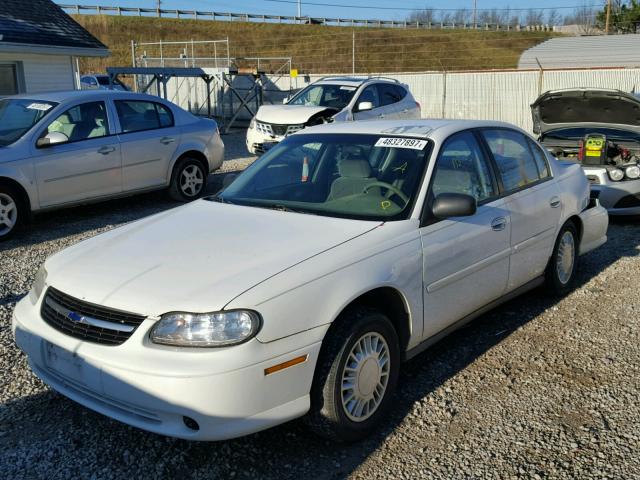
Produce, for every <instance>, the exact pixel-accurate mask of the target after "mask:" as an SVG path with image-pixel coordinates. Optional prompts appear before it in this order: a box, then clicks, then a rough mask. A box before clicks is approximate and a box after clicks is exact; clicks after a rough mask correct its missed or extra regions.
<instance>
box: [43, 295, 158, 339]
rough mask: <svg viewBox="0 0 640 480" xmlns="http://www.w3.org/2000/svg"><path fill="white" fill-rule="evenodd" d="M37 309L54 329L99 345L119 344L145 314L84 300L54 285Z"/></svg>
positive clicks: (130, 333) (134, 328) (129, 334)
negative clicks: (39, 308)
mask: <svg viewBox="0 0 640 480" xmlns="http://www.w3.org/2000/svg"><path fill="white" fill-rule="evenodd" d="M40 313H41V315H42V318H43V319H44V321H45V322H47V323H48V324H49V325H51V326H52V327H53V328H55V329H56V330H59V331H61V332H62V333H65V334H67V335H69V336H71V337H74V338H79V339H81V340H86V341H87V342H93V343H100V344H102V345H121V344H122V343H124V342H125V341H126V340H127V339H128V338H129V337H130V336H131V335H132V334H133V332H134V331H135V330H136V328H138V327H139V326H140V324H141V323H142V322H143V321H144V319H145V318H146V317H145V316H144V315H136V314H134V313H128V312H123V311H121V310H113V309H110V308H105V307H101V306H99V305H94V304H92V303H88V302H84V301H82V300H78V299H76V298H73V297H71V296H69V295H67V294H65V293H62V292H61V291H59V290H56V289H55V288H53V287H49V288H48V289H47V293H46V294H45V297H44V300H43V301H42V308H41V310H40Z"/></svg>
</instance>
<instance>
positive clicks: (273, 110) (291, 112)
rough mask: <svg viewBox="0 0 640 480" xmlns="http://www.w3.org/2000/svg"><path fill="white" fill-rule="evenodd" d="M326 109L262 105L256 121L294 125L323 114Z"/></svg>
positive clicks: (304, 106) (303, 106)
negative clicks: (317, 114)
mask: <svg viewBox="0 0 640 480" xmlns="http://www.w3.org/2000/svg"><path fill="white" fill-rule="evenodd" d="M325 110H327V107H308V106H306V105H263V106H261V107H260V108H259V109H258V113H256V120H259V121H261V122H265V123H275V124H276V125H296V124H300V123H305V122H306V121H307V120H309V119H310V118H311V117H313V116H314V115H315V114H316V113H320V112H324V111H325Z"/></svg>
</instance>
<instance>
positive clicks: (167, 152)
mask: <svg viewBox="0 0 640 480" xmlns="http://www.w3.org/2000/svg"><path fill="white" fill-rule="evenodd" d="M115 105H116V111H117V113H118V120H119V122H120V130H121V133H120V134H119V138H120V145H122V183H123V189H124V191H133V190H140V189H144V188H149V187H155V186H158V185H163V184H166V183H167V176H168V172H169V165H170V164H171V160H172V159H173V157H174V154H175V152H176V149H177V148H178V145H180V129H179V128H178V127H176V126H175V124H174V119H173V114H172V113H171V111H170V110H169V109H168V108H167V107H165V106H164V105H162V104H160V103H158V102H151V101H142V100H116V101H115Z"/></svg>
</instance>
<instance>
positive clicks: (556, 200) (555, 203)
mask: <svg viewBox="0 0 640 480" xmlns="http://www.w3.org/2000/svg"><path fill="white" fill-rule="evenodd" d="M561 203H562V202H561V201H560V199H559V198H558V197H551V200H549V205H550V206H551V208H558V207H559V206H560V204H561Z"/></svg>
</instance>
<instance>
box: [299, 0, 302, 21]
mask: <svg viewBox="0 0 640 480" xmlns="http://www.w3.org/2000/svg"><path fill="white" fill-rule="evenodd" d="M301 16H302V4H301V0H298V18H300V17H301Z"/></svg>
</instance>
